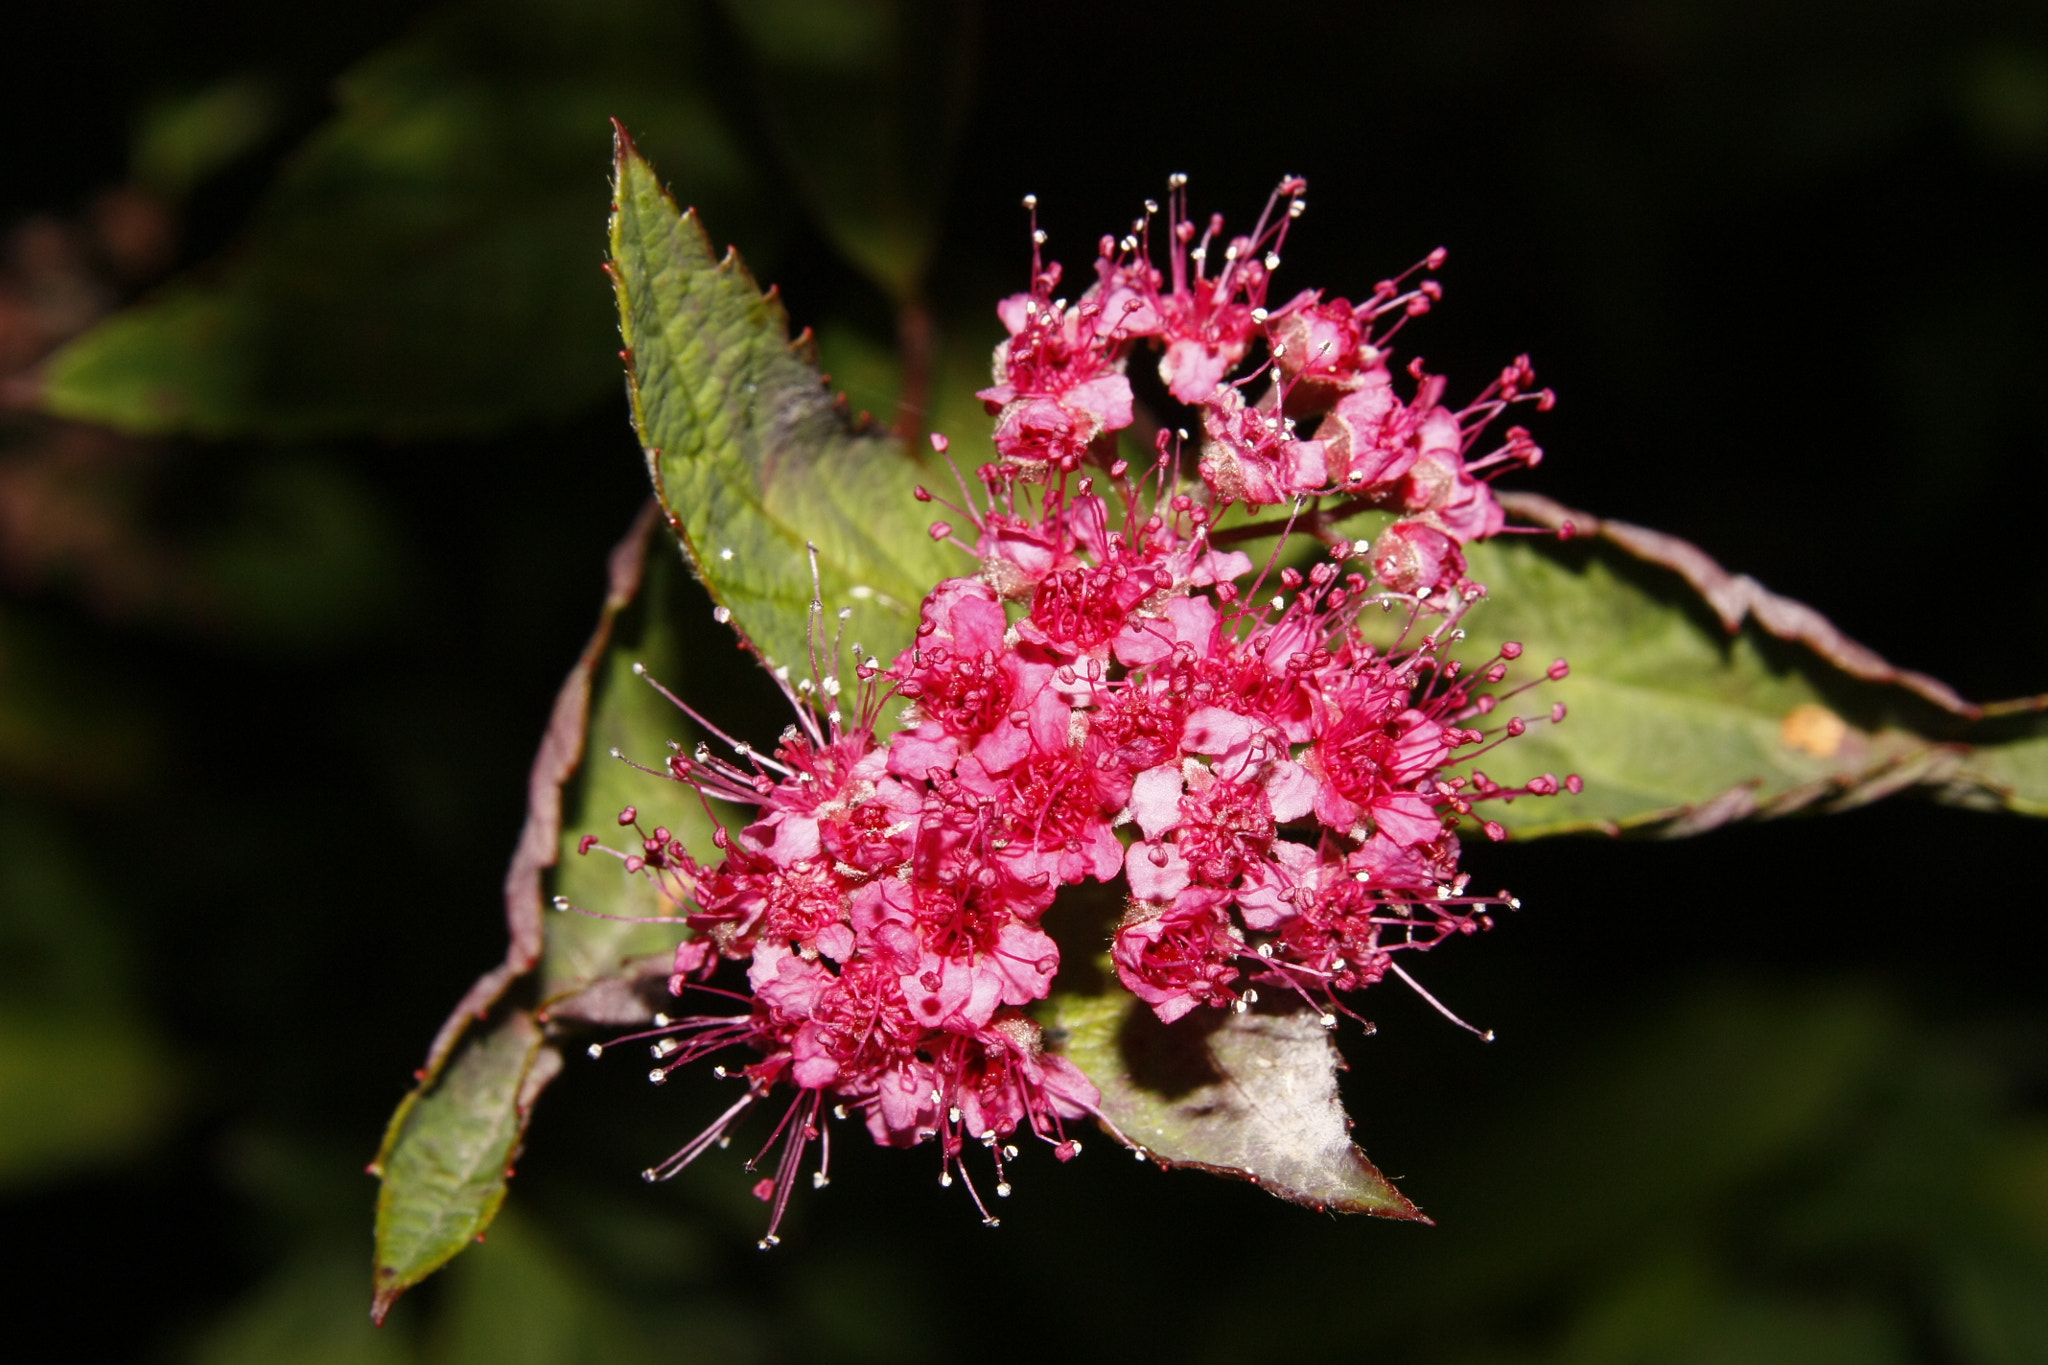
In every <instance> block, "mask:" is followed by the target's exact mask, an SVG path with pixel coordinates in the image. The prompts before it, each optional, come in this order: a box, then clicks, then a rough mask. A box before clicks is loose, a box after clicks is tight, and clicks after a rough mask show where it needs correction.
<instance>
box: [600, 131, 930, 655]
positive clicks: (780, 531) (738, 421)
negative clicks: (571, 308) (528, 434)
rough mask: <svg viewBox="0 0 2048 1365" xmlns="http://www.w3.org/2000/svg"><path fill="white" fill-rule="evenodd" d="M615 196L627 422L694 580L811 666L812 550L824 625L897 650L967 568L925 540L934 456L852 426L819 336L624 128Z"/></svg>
mask: <svg viewBox="0 0 2048 1365" xmlns="http://www.w3.org/2000/svg"><path fill="white" fill-rule="evenodd" d="M613 193H614V202H615V204H616V205H617V208H616V211H615V212H614V214H613V215H612V228H611V234H612V235H611V241H612V272H613V280H614V283H615V284H616V286H617V291H618V304H619V318H620V325H621V329H622V331H623V332H624V335H625V338H626V345H627V348H628V354H629V356H630V358H631V359H630V382H631V391H632V399H633V415H634V421H635V423H636V424H637V426H638V428H639V432H640V439H641V443H642V444H643V445H644V446H645V447H646V449H647V461H648V466H649V468H650V470H651V471H652V473H653V476H654V484H655V491H656V493H657V494H658V495H659V497H660V498H661V502H662V506H663V507H664V508H665V509H666V510H667V511H668V514H669V519H670V523H671V525H673V526H674V527H675V530H676V533H677V534H678V535H679V536H681V537H682V540H683V545H684V548H685V549H686V550H687V551H688V553H689V555H690V559H691V562H692V564H694V565H695V566H696V569H697V573H698V575H699V576H700V577H701V578H702V579H703V581H704V584H705V586H706V587H707V588H708V589H709V590H710V592H711V595H712V597H713V599H714V600H716V601H717V602H718V603H719V604H720V605H721V606H724V607H726V608H728V609H729V610H730V611H731V613H732V615H733V617H734V618H735V619H736V620H737V621H738V622H739V624H740V625H741V627H742V628H743V629H744V631H745V632H746V634H747V636H748V637H749V638H750V639H751V640H752V642H753V644H754V645H755V647H756V648H757V649H759V650H760V652H761V653H762V655H763V656H764V657H765V658H766V659H767V660H768V661H769V662H770V663H771V664H780V665H785V666H788V667H790V668H792V669H793V670H795V671H796V672H797V673H798V674H799V676H801V675H802V674H804V673H807V672H808V671H809V660H810V653H811V641H810V638H809V626H810V622H809V614H808V606H809V604H810V602H811V600H812V584H811V569H810V564H809V562H808V559H807V555H806V545H807V544H809V545H815V546H816V547H817V555H818V572H819V576H820V582H821V584H822V590H823V601H824V604H825V607H826V616H825V620H824V627H825V629H826V630H827V631H831V630H836V629H837V628H838V621H837V620H836V619H835V617H836V615H837V613H839V612H840V611H842V610H843V611H846V612H849V613H850V616H849V617H848V618H847V623H846V636H847V639H848V641H849V642H859V643H862V644H864V645H865V646H866V647H867V649H868V650H869V651H870V652H872V653H876V654H879V655H880V656H881V657H883V658H885V659H887V658H890V657H891V656H892V655H893V654H894V653H895V652H896V651H897V650H899V649H900V648H902V646H903V645H905V644H906V643H908V641H909V640H910V638H911V632H912V629H913V627H914V625H915V621H916V611H917V605H918V603H919V602H920V601H921V600H922V599H923V597H924V594H925V593H926V592H927V591H929V590H930V589H931V587H932V585H934V584H935V583H937V582H938V581H939V580H940V579H942V578H945V577H947V576H949V575H950V574H953V573H956V572H958V571H960V570H961V569H963V568H966V567H968V561H966V560H965V559H963V558H962V557H961V556H960V552H959V551H958V550H956V549H951V548H948V547H942V546H939V545H937V544H935V543H934V542H933V541H932V540H931V539H930V537H929V536H928V535H927V534H926V527H927V525H928V524H929V518H928V516H926V515H925V514H924V513H923V512H922V511H921V507H922V504H919V503H918V502H916V501H915V500H914V499H913V498H912V497H911V489H912V488H913V487H914V486H915V485H916V484H918V483H919V482H921V481H924V480H927V479H928V478H929V473H928V471H927V469H926V466H925V465H924V464H923V462H922V461H920V460H918V459H916V458H914V457H911V456H909V455H906V454H905V453H904V452H903V450H902V449H901V446H900V444H899V443H898V442H897V441H895V440H894V439H892V438H890V437H888V436H886V435H883V434H882V433H879V432H875V431H863V430H858V429H856V428H855V426H854V424H853V423H851V422H850V421H848V419H847V417H846V414H845V409H844V404H843V402H842V403H835V402H834V400H833V399H832V398H831V397H830V396H829V394H828V393H827V391H826V389H825V385H824V381H823V376H821V375H820V374H819V373H818V370H817V366H816V364H815V363H814V361H813V358H812V354H811V347H810V345H809V342H808V338H800V339H799V340H798V341H797V342H795V343H791V341H790V340H789V320H788V316H787V314H786V313H784V311H783V308H782V304H781V302H780V300H778V299H777V298H776V296H775V293H774V291H772V290H771V291H769V292H768V293H766V294H763V293H762V292H761V291H760V289H759V288H758V287H757V286H756V285H755V283H754V280H753V278H752V276H750V275H749V274H748V273H747V270H746V267H745V266H744V265H743V264H742V263H741V262H740V260H739V258H738V256H737V255H736V254H733V253H730V252H729V253H727V255H726V256H725V258H724V259H723V260H719V259H718V258H717V257H716V256H715V255H714V254H713V252H712V249H711V243H710V241H709V239H707V238H706V237H705V235H704V231H703V229H702V227H700V226H699V224H698V221H697V218H696V215H695V213H694V212H691V213H688V214H685V213H682V212H680V211H679V210H678V209H677V207H676V204H675V201H674V200H672V199H671V198H670V197H669V196H668V194H667V193H666V192H665V191H664V190H663V189H662V187H661V185H660V183H659V182H658V181H657V180H656V178H655V175H654V171H653V169H652V168H651V167H650V166H649V165H648V164H647V162H645V161H644V160H642V159H641V157H640V155H639V153H638V152H637V151H635V150H634V147H633V144H632V143H631V142H630V141H628V140H627V139H626V138H625V137H624V136H623V135H622V136H621V137H620V140H619V147H618V174H617V181H616V184H615V187H614V191H613ZM825 643H826V644H828V645H829V643H830V637H829V635H828V636H827V638H826V641H825ZM820 667H821V670H822V671H824V672H828V673H836V672H840V671H842V669H843V667H844V665H843V663H842V664H833V663H831V662H830V661H829V660H826V661H821V664H820Z"/></svg>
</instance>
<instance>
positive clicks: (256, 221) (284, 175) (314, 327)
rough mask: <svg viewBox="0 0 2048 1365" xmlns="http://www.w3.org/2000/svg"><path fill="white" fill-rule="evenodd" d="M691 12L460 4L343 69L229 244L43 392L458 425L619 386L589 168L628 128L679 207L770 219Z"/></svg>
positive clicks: (361, 424) (60, 362)
mask: <svg viewBox="0 0 2048 1365" xmlns="http://www.w3.org/2000/svg"><path fill="white" fill-rule="evenodd" d="M699 18H700V16H699V15H698V14H697V12H696V11H695V10H694V9H693V8H691V7H689V6H676V5H668V4H664V3H660V0H573V3H572V0H470V3H466V4H458V5H454V6H451V7H448V8H446V9H443V10H441V11H440V12H438V13H436V14H434V15H433V16H431V17H429V18H428V19H427V20H426V21H425V22H424V23H423V24H421V25H420V26H419V27H418V29H417V30H416V31H415V32H414V33H413V34H411V35H410V36H408V37H407V38H405V39H404V40H402V41H400V42H398V43H395V44H393V45H392V46H390V47H387V48H385V49H384V50H382V51H381V52H379V53H377V54H376V55H375V56H373V57H371V58H369V59H368V60H367V61H365V62H363V63H361V64H360V65H358V66H357V67H356V68H355V69H353V70H352V71H350V72H348V73H347V74H346V75H344V76H343V77H342V78H341V80H340V81H339V83H338V85H337V101H338V105H339V108H338V110H337V112H336V114H335V115H334V117H333V118H331V119H330V120H329V121H328V122H327V123H326V124H324V125H323V126H322V127H321V128H319V129H318V130H316V131H315V132H314V133H313V135H312V136H311V137H310V138H309V139H308V140H307V142H306V143H305V144H304V145H303V146H301V147H300V148H298V149H297V151H296V152H295V153H294V154H293V155H292V156H291V158H290V159H289V160H288V161H287V162H286V163H285V165H284V166H283V167H282V169H281V170H280V172H279V174H278V176H277V179H276V181H275V182H274V183H273V185H272V186H271V188H270V190H269V192H268V193H267V194H266V195H265V197H264V200H263V202H262V203H261V204H260V205H259V207H258V208H257V210H256V212H255V215H254V217H253V219H252V221H251V223H250V225H249V227H248V229H247V231H246V234H245V237H244V239H243V241H242V242H241V243H240V244H239V245H238V247H237V249H236V250H235V251H234V252H232V253H231V254H230V255H229V256H228V258H227V259H225V260H224V261H222V262H219V263H217V264H216V265H214V266H211V267H209V268H207V269H205V270H203V271H200V272H195V273H193V274H191V275H188V276H186V277H182V278H180V279H178V280H175V281H173V282H172V283H171V284H170V285H169V286H167V287H166V288H165V289H163V290H162V291H161V292H159V293H158V294H156V295H155V296H154V297H152V298H150V299H147V300H145V301H144V302H142V303H141V304H139V305H137V306H136V307H133V308H130V309H127V310H124V311H123V312H121V313H118V314H116V315H114V316H113V317H111V318H109V319H107V320H106V321H105V322H103V323H101V324H100V325H99V326H98V327H95V328H94V329H92V330H91V331H89V332H87V333H86V334H85V335H84V336H82V337H80V338H78V339H77V340H75V341H73V342H71V343H70V344H69V345H67V346H66V347H64V348H63V349H62V350H60V351H59V352H57V353H56V354H55V355H54V356H53V357H51V359H50V360H49V361H48V363H47V366H46V368H45V370H44V373H43V380H42V385H43V387H42V403H43V405H44V406H45V407H46V408H47V410H49V411H51V412H54V413H57V414H59V415H62V416H66V417H72V418H77V419H80V420H84V421H91V422H99V423H104V424H106V425H110V426H116V427H120V428H122V429H124V430H129V431H136V432H172V431H176V432H189V433H195V434H200V435H207V436H222V437H248V436H268V437H280V438H299V437H309V436H329V435H337V434H346V433H359V432H371V433H376V434H380V435H387V436H399V437H416V436H422V435H439V434H451V433H453V434H475V433H482V432H488V431H492V430H498V429H502V428H504V427H507V426H510V425H514V424H516V423H519V422H522V421H530V420H534V419H548V418H559V417H562V416H565V415H568V414H573V413H575V412H577V411H580V410H582V409H584V408H586V407H588V406H589V405H591V404H593V403H595V402H599V401H602V400H603V399H604V397H605V395H606V394H607V393H608V392H616V390H615V389H614V387H613V386H614V385H616V383H617V382H618V380H617V370H616V368H615V363H616V362H615V360H614V354H615V352H616V350H617V347H616V345H615V344H613V343H612V342H611V339H610V338H611V323H610V316H609V310H608V308H607V306H606V301H605V297H604V291H603V289H602V287H601V285H600V284H599V283H598V280H597V277H596V274H595V271H594V270H593V268H592V266H593V262H592V259H591V251H592V250H593V248H594V246H595V243H594V241H593V239H592V233H591V226H592V225H591V221H590V195H591V192H592V183H591V180H590V178H589V177H590V166H591V163H592V158H593V157H595V156H599V155H602V150H601V149H602V148H603V146H604V142H603V138H604V136H605V131H606V124H605V120H606V118H607V117H609V116H610V115H613V114H621V115H625V116H627V117H630V118H631V119H633V120H634V126H635V127H636V128H639V129H641V130H642V131H643V133H644V135H645V137H646V139H647V142H648V145H649V146H650V147H653V148H656V149H658V150H659V151H660V154H661V156H662V158H663V161H664V164H666V165H667V166H668V167H669V168H670V173H671V174H674V175H676V176H679V177H681V179H682V181H683V183H684V184H686V185H687V186H688V187H689V191H690V193H691V195H692V196H693V197H696V198H698V199H699V200H700V202H711V203H714V204H715V205H716V206H717V208H718V210H719V212H720V215H721V219H722V221H729V222H731V223H733V224H739V223H740V222H742V221H744V222H745V224H746V226H747V229H748V231H749V240H757V241H766V240H768V239H770V237H771V236H772V235H773V234H772V233H771V232H770V231H769V230H768V229H769V221H770V219H771V218H772V217H773V216H774V215H776V214H777V213H778V210H777V209H776V208H775V207H774V206H773V205H772V204H771V203H770V202H769V200H768V197H767V193H766V186H765V185H764V182H763V181H762V179H761V177H759V176H757V175H753V174H750V173H749V171H748V168H747V165H746V160H745V157H744V155H743V154H742V152H741V150H740V148H739V145H738V143H737V141H736V140H735V138H734V136H733V134H732V133H731V131H730V130H729V128H728V127H727V126H726V124H725V122H724V120H723V119H722V118H721V117H720V116H719V114H718V113H717V111H716V109H715V108H714V105H713V102H712V101H711V100H710V99H709V98H708V97H707V96H706V94H705V92H704V89H703V82H702V80H701V79H700V73H702V72H703V71H704V70H705V69H706V68H707V67H709V66H710V65H711V64H712V63H714V62H716V61H718V60H719V58H718V56H717V55H716V54H714V53H712V52H711V51H710V50H709V49H708V39H707V35H706V34H705V33H704V32H703V31H702V27H703V26H702V24H701V23H700V22H699Z"/></svg>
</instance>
